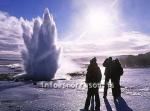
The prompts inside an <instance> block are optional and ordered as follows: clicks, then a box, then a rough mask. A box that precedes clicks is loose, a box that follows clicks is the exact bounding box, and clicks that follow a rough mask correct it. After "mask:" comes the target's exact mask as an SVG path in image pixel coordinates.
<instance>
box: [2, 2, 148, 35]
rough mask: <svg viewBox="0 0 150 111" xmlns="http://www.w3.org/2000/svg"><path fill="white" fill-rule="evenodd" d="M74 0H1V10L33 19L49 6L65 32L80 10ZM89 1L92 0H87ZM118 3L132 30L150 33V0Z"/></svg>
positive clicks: (59, 28)
mask: <svg viewBox="0 0 150 111" xmlns="http://www.w3.org/2000/svg"><path fill="white" fill-rule="evenodd" d="M72 1H73V0H0V10H1V11H5V12H8V13H9V14H10V15H12V16H16V17H24V18H26V19H29V20H31V19H32V18H33V17H37V16H39V15H42V13H43V10H44V8H45V7H48V8H49V10H50V12H51V13H52V14H53V16H54V18H55V21H56V24H57V26H58V31H59V32H61V33H63V31H65V30H66V28H68V27H67V26H68V25H69V22H68V21H69V20H70V18H71V16H72V14H74V13H77V12H78V9H76V8H75V7H72ZM88 1H91V0H87V2H88ZM93 1H94V0H93ZM95 1H97V0H95ZM100 1H104V0H100ZM106 1H107V0H106ZM112 1H113V0H112ZM78 2H80V1H78ZM118 3H119V9H120V10H119V13H120V15H121V17H122V19H123V20H124V22H126V23H127V24H128V28H129V29H130V30H137V31H141V32H144V33H147V34H150V31H149V29H150V25H149V24H150V11H149V7H150V0H118Z"/></svg>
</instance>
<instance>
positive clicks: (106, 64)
mask: <svg viewBox="0 0 150 111" xmlns="http://www.w3.org/2000/svg"><path fill="white" fill-rule="evenodd" d="M112 65H113V62H112V57H109V58H107V59H106V60H105V61H104V63H103V66H104V67H105V72H104V75H105V83H104V95H103V98H104V99H105V98H106V97H107V90H108V83H109V80H110V79H111V74H112Z"/></svg>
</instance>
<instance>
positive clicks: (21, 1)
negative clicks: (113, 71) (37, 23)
mask: <svg viewBox="0 0 150 111" xmlns="http://www.w3.org/2000/svg"><path fill="white" fill-rule="evenodd" d="M46 7H47V8H49V10H50V12H51V14H52V15H53V16H54V20H55V23H56V26H57V30H58V38H60V40H62V41H61V43H62V44H63V47H64V49H65V51H66V52H70V53H72V54H77V53H78V54H80V55H82V54H83V53H86V54H87V55H88V54H89V55H91V54H98V55H99V54H107V55H108V54H110V55H111V54H112V55H113V54H114V55H119V54H138V53H145V52H148V51H149V48H150V45H149V44H150V11H149V7H150V0H0V11H1V13H0V38H1V41H0V50H3V51H4V49H5V50H6V49H7V48H5V47H6V46H9V47H10V45H11V44H10V43H9V41H15V40H14V39H16V38H17V39H18V37H19V36H21V27H20V20H19V18H20V17H23V19H27V20H28V21H32V19H33V18H36V17H37V16H40V17H41V18H42V14H43V11H44V9H45V8H46ZM4 12H7V13H8V15H7V14H5V13H4ZM12 17H14V18H12ZM3 19H5V22H4V21H3ZM14 21H15V25H16V27H14ZM6 24H7V25H8V26H7V25H6ZM17 24H18V25H17ZM12 27H14V28H12ZM4 29H5V30H4ZM16 30H20V31H18V32H16ZM16 33H18V35H16ZM12 35H13V36H14V37H12ZM6 38H7V39H6ZM6 40H7V41H6ZM73 40H74V41H73ZM6 43H7V45H6ZM8 44H9V45H8ZM14 44H15V43H14ZM16 44H17V43H16ZM13 50H14V49H13ZM97 50H98V51H97Z"/></svg>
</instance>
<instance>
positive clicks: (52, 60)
mask: <svg viewBox="0 0 150 111" xmlns="http://www.w3.org/2000/svg"><path fill="white" fill-rule="evenodd" d="M22 28H23V39H24V44H25V46H26V50H22V58H23V61H24V68H25V71H26V73H27V75H28V77H29V78H30V79H32V80H51V79H52V78H53V77H54V76H55V73H56V72H57V69H58V66H59V64H58V61H59V56H60V47H59V46H58V45H57V29H56V25H55V22H54V20H53V17H52V15H51V14H50V13H49V10H48V9H45V10H44V14H43V20H42V24H40V20H39V19H36V20H35V21H34V25H33V32H32V31H30V28H29V27H27V26H26V25H25V24H23V25H22Z"/></svg>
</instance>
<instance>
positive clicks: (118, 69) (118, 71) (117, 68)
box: [111, 59, 123, 100]
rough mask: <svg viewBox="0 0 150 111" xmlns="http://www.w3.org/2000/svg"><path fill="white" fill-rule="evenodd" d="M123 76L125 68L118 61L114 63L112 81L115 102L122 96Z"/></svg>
mask: <svg viewBox="0 0 150 111" xmlns="http://www.w3.org/2000/svg"><path fill="white" fill-rule="evenodd" d="M122 75H123V68H122V66H121V64H120V61H119V60H118V59H115V60H114V61H113V73H112V76H111V81H112V84H113V86H114V87H113V88H112V94H113V97H114V100H115V99H117V98H118V97H120V96H121V88H120V77H121V76H122Z"/></svg>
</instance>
